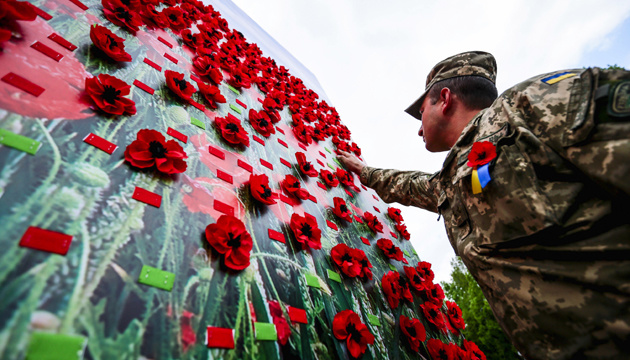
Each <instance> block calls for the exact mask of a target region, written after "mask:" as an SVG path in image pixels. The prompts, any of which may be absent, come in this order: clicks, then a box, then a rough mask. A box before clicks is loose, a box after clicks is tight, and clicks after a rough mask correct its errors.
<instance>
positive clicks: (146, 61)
mask: <svg viewBox="0 0 630 360" xmlns="http://www.w3.org/2000/svg"><path fill="white" fill-rule="evenodd" d="M142 61H144V63H145V64H147V65H149V66H150V67H152V68H154V69H155V70H157V71H162V67H161V66H160V65H158V64H156V63H154V62H153V61H151V60H149V59H147V58H144V60H142Z"/></svg>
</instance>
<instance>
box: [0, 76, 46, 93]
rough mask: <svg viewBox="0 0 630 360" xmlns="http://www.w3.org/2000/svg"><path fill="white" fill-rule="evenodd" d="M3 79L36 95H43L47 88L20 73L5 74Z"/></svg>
mask: <svg viewBox="0 0 630 360" xmlns="http://www.w3.org/2000/svg"><path fill="white" fill-rule="evenodd" d="M2 81H4V82H5V83H7V84H9V85H13V86H15V87H16V88H18V89H20V90H24V91H26V92H27V93H29V94H31V95H33V96H35V97H37V96H39V95H41V94H42V93H43V92H44V90H45V89H44V88H43V87H41V86H39V85H37V84H35V83H32V82H30V81H28V80H26V79H25V78H23V77H21V76H20V75H16V74H14V73H12V72H10V73H8V74H6V75H4V76H3V77H2Z"/></svg>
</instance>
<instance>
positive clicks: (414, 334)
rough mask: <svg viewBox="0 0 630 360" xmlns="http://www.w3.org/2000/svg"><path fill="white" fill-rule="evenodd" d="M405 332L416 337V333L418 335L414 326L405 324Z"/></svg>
mask: <svg viewBox="0 0 630 360" xmlns="http://www.w3.org/2000/svg"><path fill="white" fill-rule="evenodd" d="M407 332H408V333H409V335H411V336H413V337H416V335H418V333H416V328H415V327H413V326H407Z"/></svg>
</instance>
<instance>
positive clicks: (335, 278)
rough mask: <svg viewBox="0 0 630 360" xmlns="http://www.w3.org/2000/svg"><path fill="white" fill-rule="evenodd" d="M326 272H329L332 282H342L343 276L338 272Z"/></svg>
mask: <svg viewBox="0 0 630 360" xmlns="http://www.w3.org/2000/svg"><path fill="white" fill-rule="evenodd" d="M326 271H328V278H329V279H330V280H332V281H336V282H338V283H340V282H341V276H340V275H339V274H338V273H337V272H336V271H332V270H330V269H326Z"/></svg>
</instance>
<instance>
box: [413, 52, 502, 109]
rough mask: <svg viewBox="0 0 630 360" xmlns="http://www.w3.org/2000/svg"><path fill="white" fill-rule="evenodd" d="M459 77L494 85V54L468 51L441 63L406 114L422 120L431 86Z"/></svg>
mask: <svg viewBox="0 0 630 360" xmlns="http://www.w3.org/2000/svg"><path fill="white" fill-rule="evenodd" d="M459 76H482V77H485V78H486V79H488V80H490V81H492V83H493V84H494V83H495V81H496V78H497V62H496V61H495V60H494V56H492V54H490V53H487V52H483V51H467V52H464V53H461V54H457V55H453V56H451V57H448V58H446V59H444V60H442V61H440V62H439V63H437V65H435V66H434V67H433V69H431V72H430V73H429V75H428V76H427V84H426V87H425V89H424V93H423V94H422V95H421V96H420V97H419V98H418V100H416V101H414V103H413V104H411V106H409V107H408V108H407V109H406V110H405V112H406V113H407V114H409V115H411V116H413V117H415V118H416V119H418V120H422V117H421V116H420V107H421V106H422V101H423V100H424V97H425V96H426V95H427V93H428V92H429V89H431V86H433V84H435V83H437V82H439V81H442V80H446V79H450V78H454V77H459Z"/></svg>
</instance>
